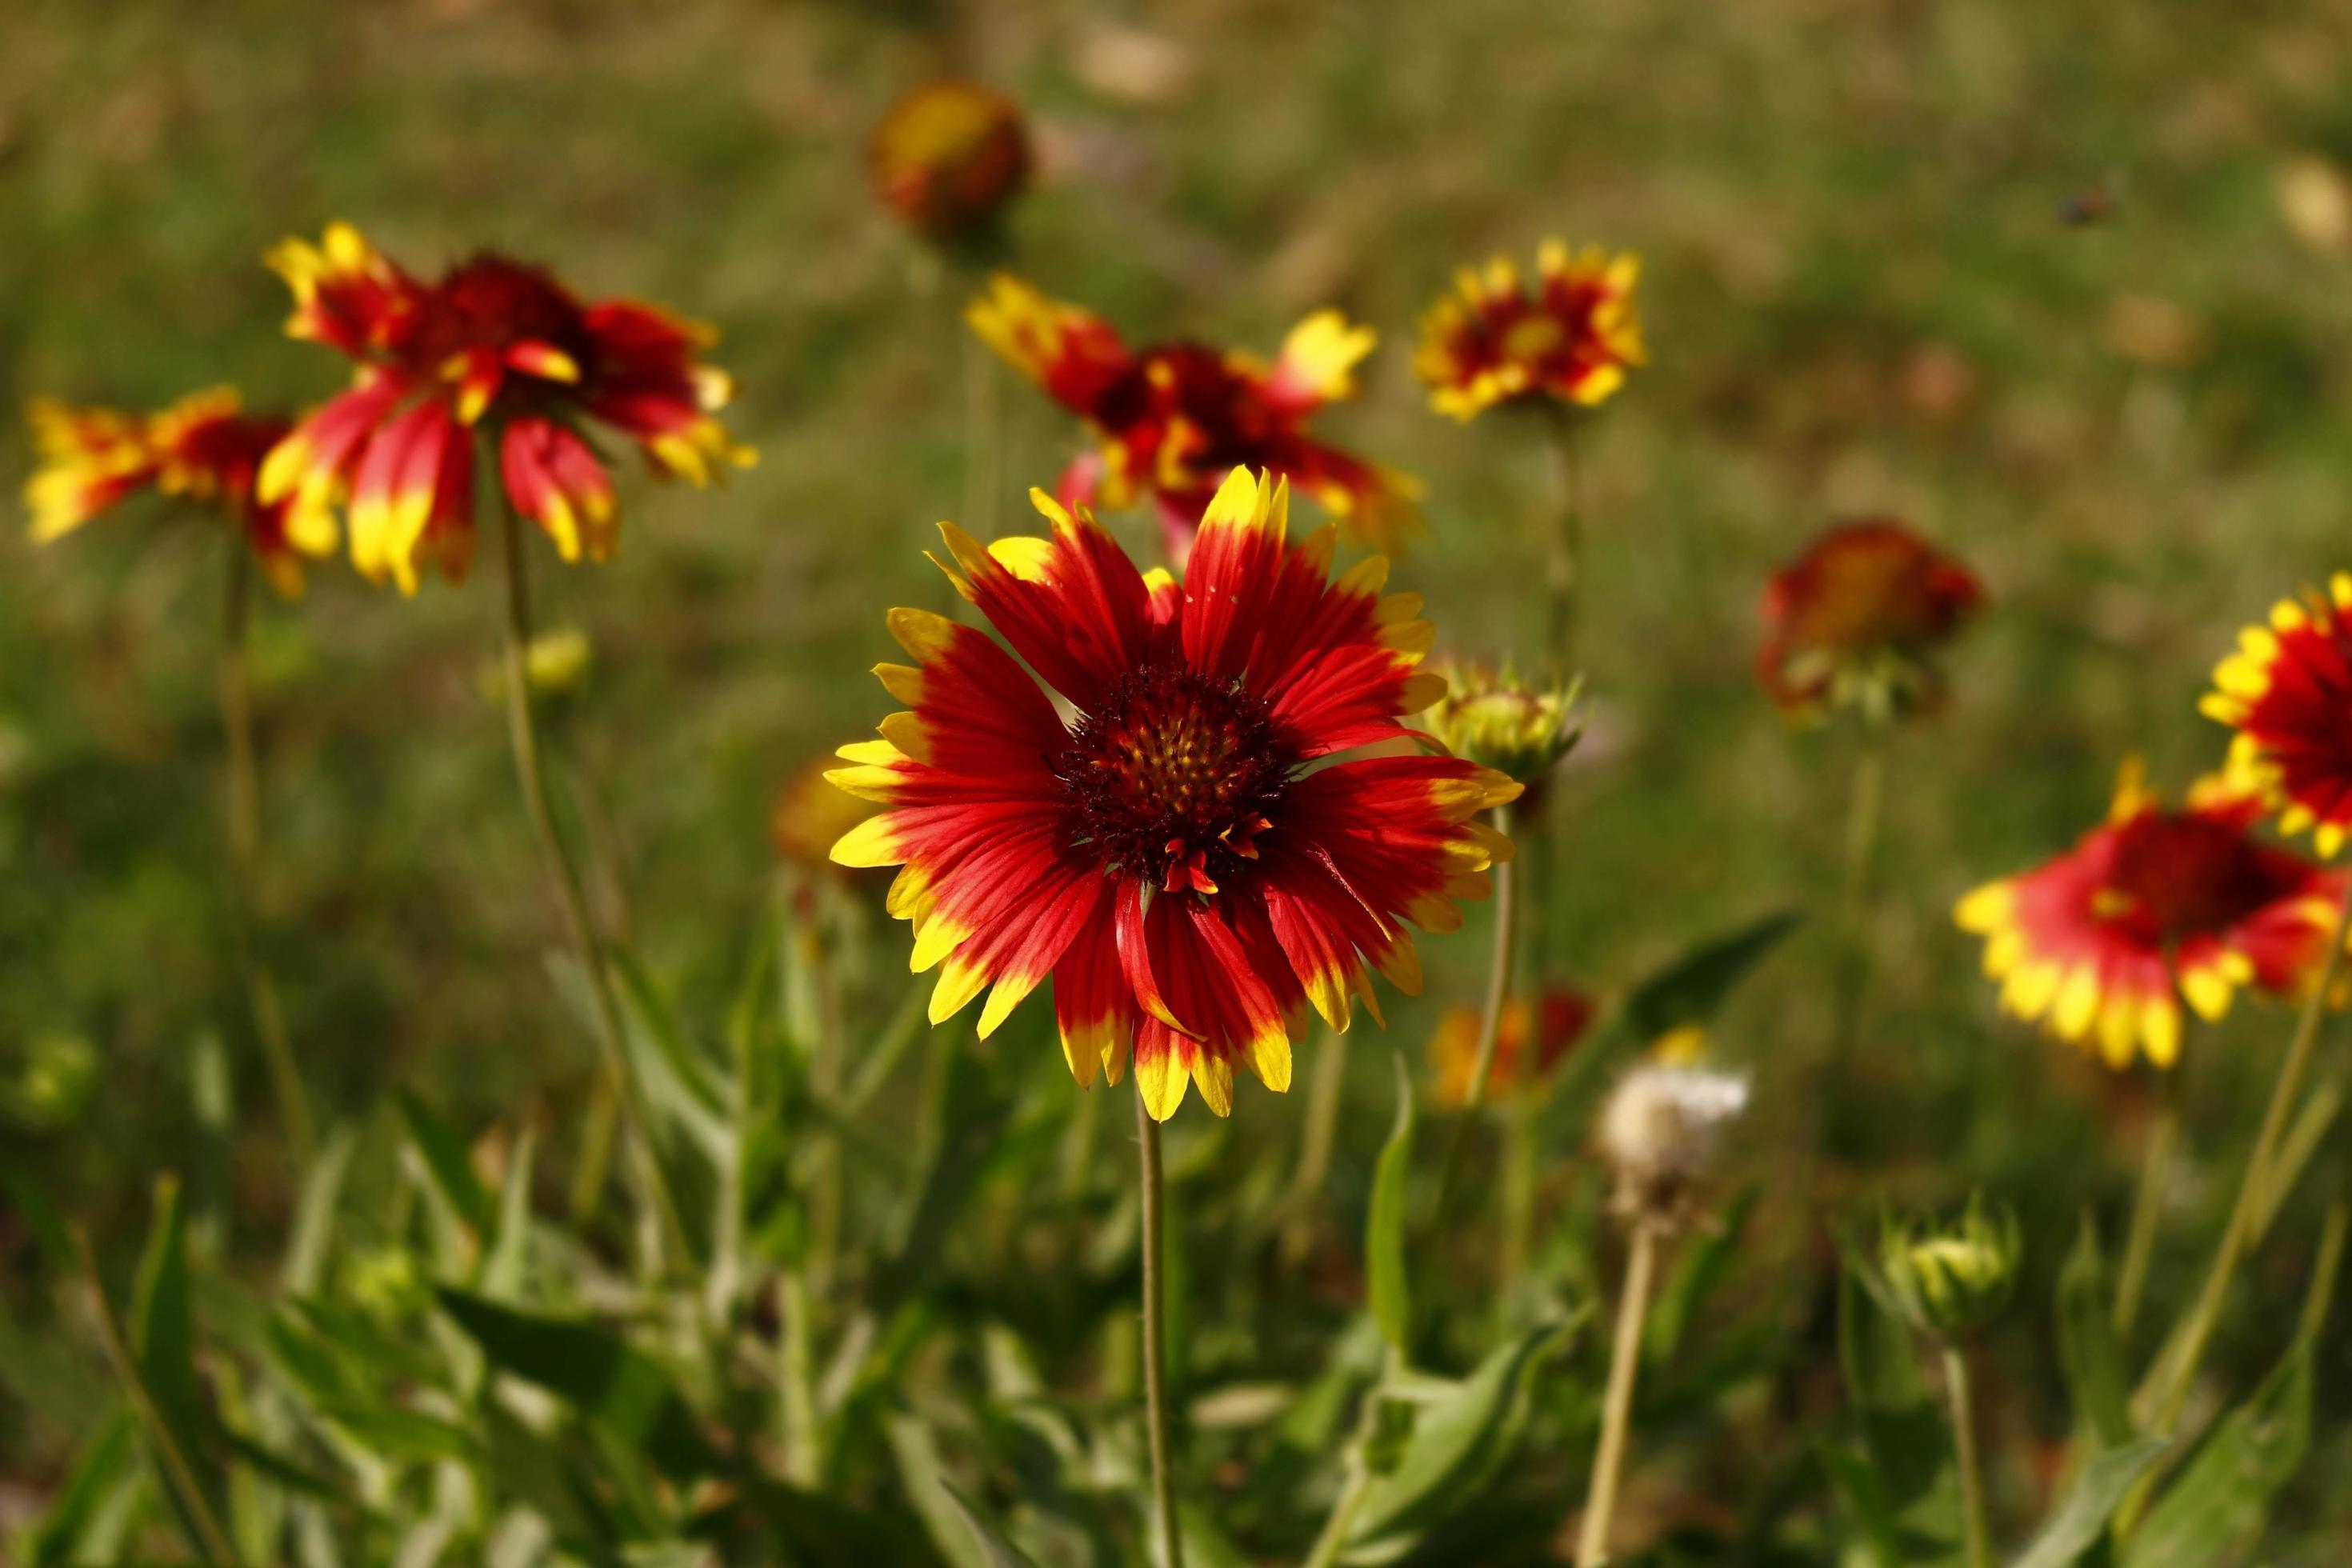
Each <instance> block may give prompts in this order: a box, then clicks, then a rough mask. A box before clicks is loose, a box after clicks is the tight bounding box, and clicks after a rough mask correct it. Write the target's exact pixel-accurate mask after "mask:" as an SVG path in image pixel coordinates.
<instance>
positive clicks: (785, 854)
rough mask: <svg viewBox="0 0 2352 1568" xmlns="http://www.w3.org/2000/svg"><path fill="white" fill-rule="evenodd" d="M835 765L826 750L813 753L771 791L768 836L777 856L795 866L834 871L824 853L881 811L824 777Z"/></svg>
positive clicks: (827, 855) (800, 868) (808, 869)
mask: <svg viewBox="0 0 2352 1568" xmlns="http://www.w3.org/2000/svg"><path fill="white" fill-rule="evenodd" d="M840 765H841V763H840V762H839V761H838V760H837V759H836V758H835V757H834V756H832V755H831V754H830V753H828V754H826V755H824V756H820V757H812V758H810V759H809V760H808V761H807V762H806V763H803V764H801V766H800V767H798V768H796V769H794V770H793V776H792V777H790V778H788V779H786V780H785V781H784V787H783V788H782V789H781V790H779V791H777V792H776V804H775V808H774V810H773V811H772V813H771V814H770V816H769V819H768V827H769V837H770V839H771V841H772V842H773V844H774V845H775V847H776V854H777V855H778V856H779V857H780V858H782V859H783V861H784V862H785V863H786V864H787V865H790V866H792V867H793V868H796V869H799V870H803V871H819V870H825V871H830V870H833V869H834V866H833V862H832V860H831V858H829V856H830V852H831V850H832V848H833V847H834V845H835V843H837V842H839V840H840V838H841V836H842V835H843V834H845V833H846V832H848V831H849V830H850V829H851V828H853V827H855V826H857V825H858V824H859V823H861V822H863V821H865V820H866V818H867V817H869V816H873V815H874V814H875V813H877V811H879V810H881V807H880V806H878V805H875V804H874V803H873V802H872V801H870V800H866V799H864V798H862V797H860V796H858V795H852V794H850V793H849V792H848V791H847V790H845V789H843V788H842V787H841V786H840V785H838V784H835V783H834V782H833V781H832V780H831V779H829V778H827V777H825V775H826V774H827V773H831V772H833V771H834V770H835V769H836V768H838V767H839V766H840Z"/></svg>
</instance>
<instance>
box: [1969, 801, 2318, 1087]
mask: <svg viewBox="0 0 2352 1568" xmlns="http://www.w3.org/2000/svg"><path fill="white" fill-rule="evenodd" d="M2262 815H2263V803H2262V798H2261V795H2260V794H2259V790H2258V786H2257V784H2255V781H2253V780H2252V779H2251V778H2250V777H2248V776H2247V775H2246V774H2245V773H2242V771H2238V770H2231V771H2229V772H2225V773H2217V774H2212V775H2210V776H2209V777H2207V778H2205V779H2202V780H2200V781H2199V783H2198V784H2196V786H2195V787H2194V788H2192V789H2191V790H2190V791H2189V799H2188V802H2187V805H2185V806H2184V807H2183V808H2182V809H2179V810H2171V809H2168V808H2167V807H2166V806H2165V805H2164V804H2163V802H2162V801H2161V800H2160V799H2159V798H2158V796H2157V795H2156V794H2155V793H2154V792H2152V791H2151V790H2149V789H2148V788H2147V785H2146V784H2144V783H2143V782H2142V778H2141V772H2140V768H2139V765H2138V763H2137V761H2134V762H2130V763H2126V764H2125V766H2124V769H2123V773H2122V775H2121V777H2120V778H2119V779H2118V780H2117V782H2116V795H2115V803H2114V805H2113V806H2112V807H2111V808H2110V809H2109V811H2108V813H2107V820H2106V821H2105V823H2103V824H2101V825H2100V826H2097V827H2095V828H2093V829H2092V830H2091V831H2090V832H2088V833H2086V834H2084V836H2083V837H2082V838H2081V840H2080V841H2079V842H2077V843H2076V844H2075V846H2074V848H2072V849H2070V850H2068V851H2067V852H2065V853H2064V854H2063V855H2060V856H2057V857H2056V858H2053V859H2051V860H2049V861H2047V862H2045V863H2044V864H2042V865H2041V866H2039V867H2036V868H2034V869H2032V870H2031V871H2027V872H2023V873H2021V874H2020V875H2018V876H2015V877H2011V878H2008V879H2003V880H2001V881H1998V882H1991V883H1988V884H1987V885H1985V886H1984V887H1981V888H1979V889H1976V891H1974V892H1972V893H1970V894H1969V896H1968V897H1967V898H1965V899H1962V900H1960V903H1959V907H1958V910H1956V911H1955V913H1956V918H1957V919H1958V921H1959V924H1960V926H1961V928H1962V929H1964V930H1967V931H1975V932H1978V933H1979V934H1981V935H1982V936H1983V937H1984V938H1985V957H1984V966H1985V973H1986V974H1987V975H1988V976H1990V977H1991V978H1993V979H1995V980H1998V981H2000V983H2001V988H2000V1002H2001V1006H2002V1008H2003V1009H2004V1010H2005V1011H2007V1012H2010V1013H2012V1014H2015V1015H2016V1016H2019V1017H2022V1018H2038V1019H2041V1020H2042V1023H2043V1024H2044V1026H2046V1027H2047V1028H2048V1029H2049V1030H2050V1031H2051V1032H2052V1033H2053V1034H2055V1035H2057V1036H2058V1037H2060V1038H2062V1039H2066V1040H2071V1041H2074V1042H2076V1043H2078V1044H2080V1045H2081V1046H2082V1047H2084V1049H2085V1050H2088V1049H2091V1048H2093V1047H2096V1048H2097V1050H2098V1051H2099V1053H2100V1055H2101V1056H2102V1057H2104V1058H2105V1059H2106V1061H2107V1063H2108V1064H2109V1065H2110V1066H2112V1067H2116V1068H2123V1067H2126V1066H2128V1065H2130V1063H2131V1061H2132V1059H2133V1058H2134V1057H2135V1056H2136V1055H2141V1054H2144V1055H2146V1056H2147V1059H2148V1060H2149V1061H2151V1062H2154V1063H2155V1064H2156V1065H2157V1066H2158V1067H2160V1068H2168V1067H2170V1066H2171V1065H2172V1064H2173V1062H2174V1061H2176V1060H2177V1059H2179V1054H2180V1027H2181V1016H2180V1005H2179V1004H2180V1000H2181V999H2182V998H2186V999H2187V1001H2188V1003H2189V1006H2190V1007H2191V1008H2192V1009H2194V1010H2195V1011H2196V1013H2197V1014H2198V1016H2200V1017H2203V1018H2208V1019H2214V1018H2219V1017H2221V1016H2222V1015H2223V1014H2225V1013H2226V1012H2228V1011H2229V1007H2230V1002H2231V997H2232V996H2233V995H2234V994H2236V992H2237V991H2238V990H2239V989H2240V988H2241V987H2251V988H2252V989H2253V990H2256V991H2259V992H2263V993H2265V994H2271V995H2285V994H2294V993H2297V992H2301V991H2303V990H2305V988H2306V987H2308V986H2311V985H2314V984H2317V983H2318V975H2319V972H2320V969H2321V967H2322V963H2323V961H2324V960H2325V958H2326V949H2327V938H2328V933H2329V931H2331V930H2332V929H2333V927H2334V922H2335V918H2336V910H2337V909H2338V908H2340V907H2341V900H2342V899H2343V896H2344V890H2345V887H2346V883H2347V878H2346V877H2345V876H2344V874H2343V873H2340V872H2333V871H2329V870H2327V869H2326V868H2322V867H2320V866H2318V865H2316V864H2315V863H2313V862H2312V861H2310V860H2307V859H2305V858H2303V857H2302V856H2299V855H2296V854H2294V853H2293V852H2291V851H2288V850H2285V849H2281V848H2278V847H2273V846H2270V845H2265V844H2263V843H2261V842H2259V841H2257V840H2256V839H2255V838H2254V837H2253V835H2252V828H2253V826H2254V824H2255V823H2256V822H2257V821H2259V820H2260V819H2261V816H2262Z"/></svg>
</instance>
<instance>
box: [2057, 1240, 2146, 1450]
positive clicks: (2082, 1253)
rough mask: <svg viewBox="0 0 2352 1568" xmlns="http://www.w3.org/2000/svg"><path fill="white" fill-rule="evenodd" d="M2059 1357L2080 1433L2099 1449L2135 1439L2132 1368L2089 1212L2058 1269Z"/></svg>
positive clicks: (2116, 1445)
mask: <svg viewBox="0 0 2352 1568" xmlns="http://www.w3.org/2000/svg"><path fill="white" fill-rule="evenodd" d="M2058 1362H2059V1365H2060V1366H2061V1368H2063V1371H2064V1373H2065V1377H2066V1389H2067V1393H2068V1394H2070V1395H2071V1396H2072V1398H2073V1400H2074V1431H2075V1435H2076V1436H2077V1437H2078V1438H2079V1439H2081V1441H2082V1442H2083V1443H2084V1445H2085V1446H2086V1447H2088V1448H2090V1449H2091V1450H2093V1451H2096V1450H2099V1449H2103V1448H2115V1447H2121V1446H2122V1445H2124V1444H2126V1443H2128V1442H2130V1441H2131V1437H2132V1422H2131V1412H2130V1374H2129V1373H2127V1372H2126V1370H2125V1367H2124V1347H2123V1344H2122V1342H2120V1341H2118V1340H2117V1339H2116V1327H2115V1315H2114V1310H2113V1308H2112V1307H2111V1306H2110V1305H2109V1302H2108V1299H2107V1285H2106V1271H2105V1268H2103V1267H2102V1266H2101V1264H2100V1260H2099V1233H2098V1227H2097V1226H2095V1225H2094V1224H2093V1223H2092V1220H2091V1216H2090V1215H2088V1214H2085V1215H2084V1216H2083V1225H2082V1230H2081V1232H2080V1234H2079V1235H2078V1236H2077V1237H2075V1241H2074V1251H2073V1252H2071V1253H2069V1254H2068V1255H2067V1258H2066V1262H2065V1266H2064V1267H2063V1268H2060V1269H2059V1271H2058Z"/></svg>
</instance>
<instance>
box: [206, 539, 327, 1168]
mask: <svg viewBox="0 0 2352 1568" xmlns="http://www.w3.org/2000/svg"><path fill="white" fill-rule="evenodd" d="M252 601H253V562H252V559H251V557H250V556H249V555H248V553H247V545H246V542H245V535H244V531H242V530H238V531H235V532H232V533H231V534H230V535H229V540H228V566H227V570H226V574H225V591H224V594H223V599H222V605H221V647H220V671H219V687H220V710H221V732H222V734H223V736H224V737H225V738H226V742H227V762H226V767H225V770H224V781H223V782H224V785H225V794H226V809H227V816H228V853H229V882H230V888H229V903H230V908H231V910H232V913H231V917H230V922H229V923H230V926H231V928H232V931H231V935H230V941H231V943H232V944H233V946H234V947H235V949H236V967H237V973H238V974H239V976H240V977H241V978H242V979H243V981H244V983H245V994H246V1002H247V1005H248V1006H249V1007H250V1008H251V1009H252V1010H253V1032H254V1034H255V1036H256V1037H257V1038H258V1039H259V1041H260V1043H261V1055H262V1060H263V1061H264V1063H265V1064H266V1065H267V1067H268V1072H269V1086H270V1092H271V1093H272V1095H273V1096H274V1097H275V1098H276V1099H277V1100H278V1119H279V1121H282V1122H284V1123H285V1127H286V1147H287V1150H288V1152H289V1153H291V1154H292V1156H293V1159H294V1165H295V1168H296V1169H297V1170H301V1169H305V1168H307V1167H308V1166H309V1165H310V1156H311V1154H312V1152H314V1151H315V1150H316V1148H317V1146H318V1145H317V1137H316V1132H315V1124H314V1123H313V1122H312V1121H311V1119H310V1096H309V1095H308V1094H306V1093H305V1092H304V1091H303V1089H302V1073H301V1069H300V1068H299V1066H298V1065H297V1064H296V1062H295V1060H294V1047H293V1043H292V1042H291V1041H290V1040H289V1039H288V1038H287V1037H286V1017H285V1015H284V1014H283V1013H282V1012H280V1011H279V1009H278V987H277V986H276V985H275V984H273V983H272V982H271V980H270V976H269V968H268V964H267V963H265V962H264V961H263V959H262V956H261V942H260V934H259V931H258V927H259V925H260V922H261V791H260V784H259V782H258V781H259V770H258V769H257V767H256V765H255V763H254V744H253V671H252V667H251V665H250V663H249V662H248V659H247V654H246V641H247V626H249V625H250V623H251V620H252Z"/></svg>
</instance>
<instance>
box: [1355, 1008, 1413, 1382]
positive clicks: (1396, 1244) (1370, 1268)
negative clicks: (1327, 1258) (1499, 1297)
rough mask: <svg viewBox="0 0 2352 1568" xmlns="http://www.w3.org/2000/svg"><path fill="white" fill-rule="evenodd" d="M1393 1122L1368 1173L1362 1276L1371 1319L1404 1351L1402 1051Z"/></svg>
mask: <svg viewBox="0 0 2352 1568" xmlns="http://www.w3.org/2000/svg"><path fill="white" fill-rule="evenodd" d="M1395 1061H1396V1091H1397V1100H1396V1106H1397V1108H1396V1121H1395V1124H1394V1125H1392V1126H1391V1128H1390V1129H1389V1141H1388V1142H1387V1143H1386V1144H1385V1145H1383V1146H1382V1147H1381V1158H1380V1163H1379V1164H1378V1165H1376V1166H1375V1167H1373V1171H1372V1201H1371V1207H1370V1213H1369V1215H1367V1217H1366V1219H1365V1221H1364V1273H1365V1283H1366V1291H1367V1294H1369V1295H1370V1298H1371V1308H1372V1320H1373V1321H1375V1322H1377V1323H1379V1324H1380V1326H1381V1337H1383V1338H1384V1339H1386V1340H1387V1341H1388V1342H1389V1343H1390V1344H1391V1345H1392V1346H1394V1347H1395V1349H1396V1352H1397V1353H1398V1354H1399V1355H1402V1354H1404V1353H1406V1351H1407V1348H1408V1346H1409V1344H1410V1342H1411V1339H1412V1280H1411V1278H1410V1277H1409V1276H1408V1275H1407V1273H1406V1271H1405V1261H1404V1203H1405V1179H1406V1177H1407V1176H1409V1175H1410V1174H1411V1173H1412V1079H1411V1078H1410V1077H1409V1076H1407V1074H1406V1072H1405V1067H1404V1053H1403V1052H1402V1051H1399V1052H1397V1053H1396V1058H1395Z"/></svg>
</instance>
